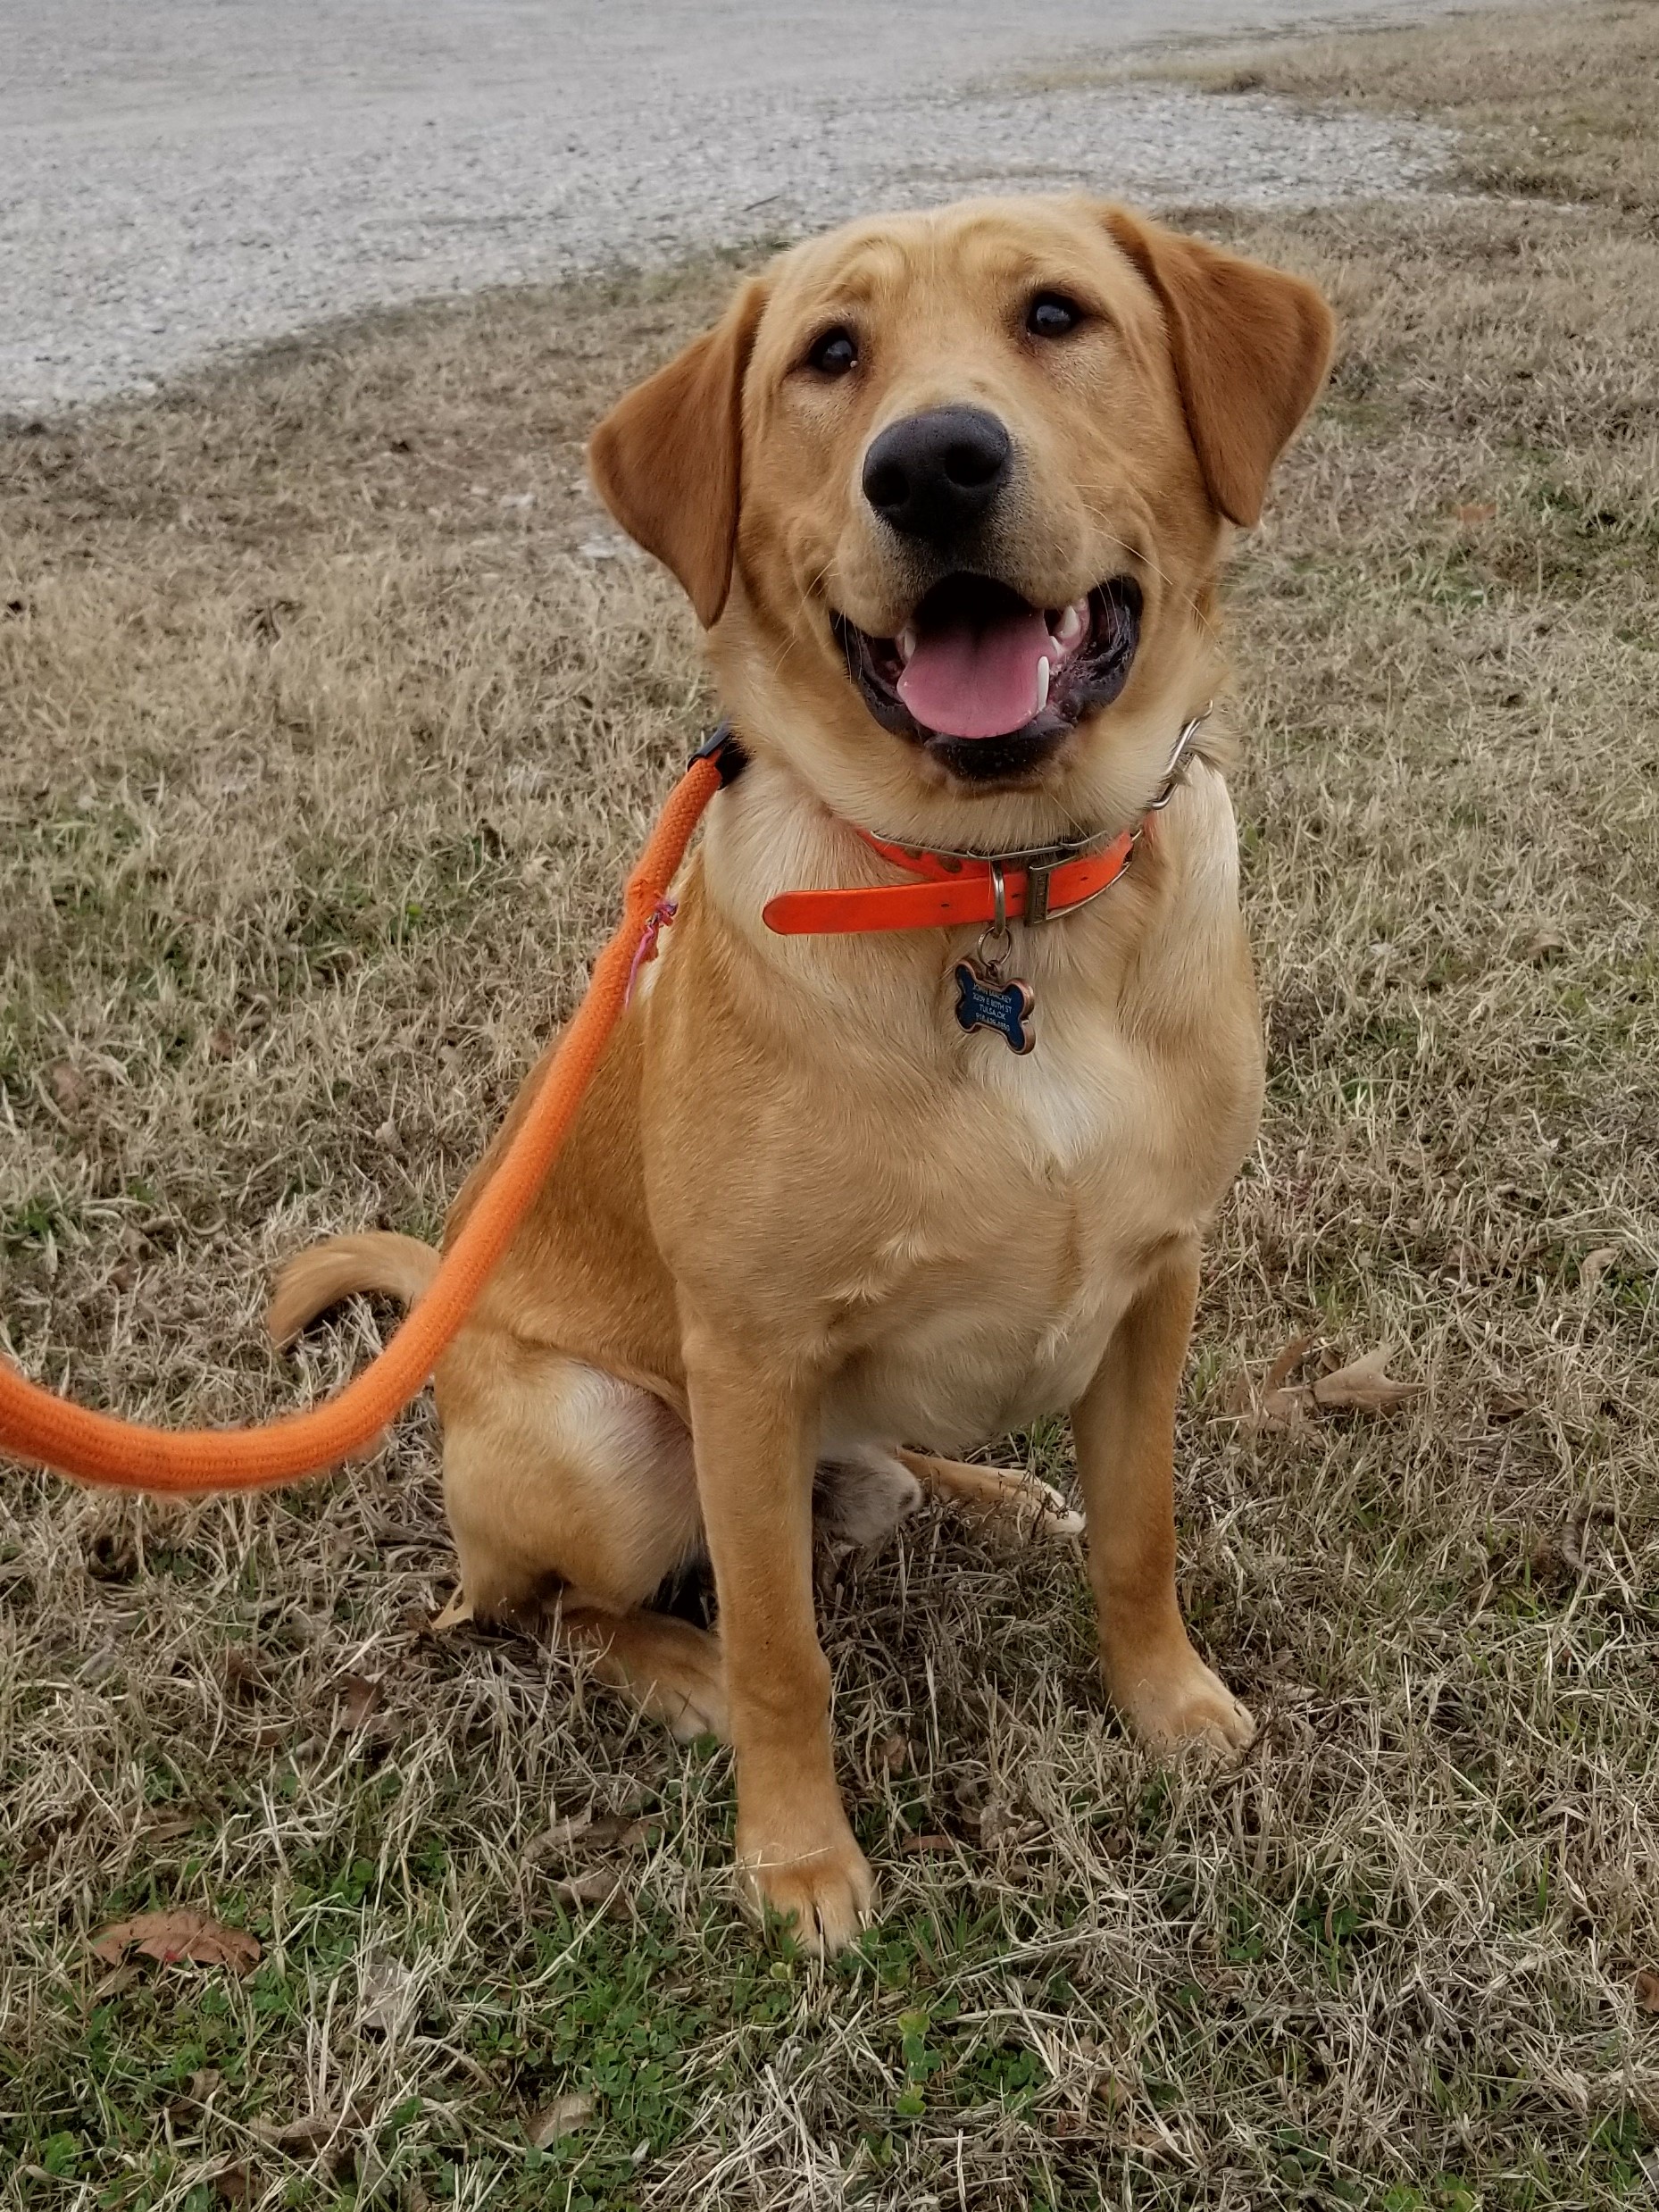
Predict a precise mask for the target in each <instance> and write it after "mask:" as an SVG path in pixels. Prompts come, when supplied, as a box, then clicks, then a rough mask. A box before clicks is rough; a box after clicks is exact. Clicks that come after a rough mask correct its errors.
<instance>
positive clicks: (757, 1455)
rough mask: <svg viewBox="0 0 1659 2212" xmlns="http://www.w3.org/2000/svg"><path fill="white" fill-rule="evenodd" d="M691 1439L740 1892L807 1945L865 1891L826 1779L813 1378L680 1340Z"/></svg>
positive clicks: (852, 1919) (829, 1935)
mask: <svg viewBox="0 0 1659 2212" xmlns="http://www.w3.org/2000/svg"><path fill="white" fill-rule="evenodd" d="M686 1365H687V1382H688V1395H689V1398H690V1404H691V1435H692V1444H693V1448H694V1449H695V1451H696V1468H697V1491H698V1495H699V1498H700V1499H701V1502H702V1507H703V1520H704V1530H705V1532H706V1534H707V1539H708V1548H709V1557H710V1558H711V1560H712V1561H713V1568H714V1586H715V1593H716V1597H717V1598H718V1601H719V1606H720V1641H721V1650H722V1652H723V1653H724V1657H725V1670H726V1700H727V1707H728V1710H729V1715H730V1729H731V1742H732V1747H733V1749H734V1750H735V1752H736V1755H737V1764H738V1865H739V1866H740V1868H741V1870H742V1873H743V1876H744V1879H745V1881H746V1884H747V1886H748V1889H749V1891H750V1893H751V1896H752V1897H753V1898H754V1899H755V1900H756V1901H757V1902H758V1903H760V1904H762V1905H763V1906H771V1907H772V1908H773V1909H774V1910H776V1911H777V1912H779V1913H781V1914H784V1915H786V1916H792V1917H793V1918H794V1920H795V1923H796V1935H797V1937H798V1938H799V1939H800V1940H801V1941H804V1942H806V1943H808V1944H811V1945H812V1946H813V1949H821V1950H826V1951H833V1950H839V1949H841V1948H842V1946H843V1945H844V1944H846V1943H848V1942H850V1941H852V1939H853V1938H854V1937H855V1935H856V1934H857V1932H858V1930H859V1928H860V1926H861V1924H863V1920H864V1918H865V1916H867V1914H868V1912H869V1910H870V1907H871V1901H872V1899H873V1896H874V1891H875V1884H874V1881H873V1878H872V1877H871V1872H870V1868H869V1866H868V1865H867V1864H866V1863H865V1860H864V1856H863V1852H862V1851H861V1850H860V1849H859V1848H858V1845H857V1844H856V1843H855V1841H854V1839H853V1832H852V1829H851V1828H850V1827H849V1826H848V1824H847V1818H846V1811H845V1809H844V1807H843V1806H842V1803H841V1793H840V1791H839V1790H838V1788H837V1787H836V1779H835V1765H834V1759H833V1756H832V1753H831V1749H830V1663H829V1661H828V1660H827V1659H826V1658H825V1657H824V1655H823V1651H822V1649H821V1646H820V1644H819V1641H818V1624H817V1620H816V1618H815V1615H814V1611H813V1471H814V1459H815V1457H816V1447H817V1432H818V1423H817V1412H818V1389H817V1386H816V1383H815V1382H807V1381H804V1380H802V1379H800V1378H784V1377H780V1376H779V1375H778V1374H776V1373H763V1372H762V1371H760V1370H759V1369H758V1368H757V1367H755V1366H752V1365H746V1363H745V1361H744V1360H743V1358H742V1356H740V1354H739V1352H738V1350H737V1348H734V1347H732V1346H731V1345H730V1344H729V1343H728V1342H726V1341H723V1340H718V1339H716V1338H715V1337H714V1336H713V1332H709V1333H707V1334H704V1333H702V1332H696V1331H694V1332H693V1334H692V1340H691V1341H689V1342H688V1345H687V1348H686Z"/></svg>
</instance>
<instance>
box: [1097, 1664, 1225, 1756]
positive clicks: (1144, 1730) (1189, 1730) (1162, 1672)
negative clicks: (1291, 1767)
mask: <svg viewBox="0 0 1659 2212" xmlns="http://www.w3.org/2000/svg"><path fill="white" fill-rule="evenodd" d="M1105 1672H1106V1687H1107V1690H1109V1691H1110V1693H1111V1697H1112V1701H1113V1704H1114V1705H1115V1706H1116V1707H1117V1708H1118V1710H1119V1712H1120V1713H1121V1714H1122V1715H1123V1717H1124V1719H1125V1720H1126V1721H1127V1722H1128V1723H1129V1724H1130V1727H1131V1728H1132V1729H1133V1730H1134V1732H1135V1733H1136V1735H1137V1736H1138V1737H1139V1738H1140V1740H1141V1741H1142V1742H1143V1743H1144V1744H1146V1745H1147V1746H1148V1747H1149V1748H1150V1749H1153V1750H1155V1751H1165V1752H1182V1751H1189V1750H1196V1751H1207V1752H1210V1753H1212V1754H1213V1755H1217V1756H1219V1757H1223V1758H1237V1757H1238V1755H1239V1754H1240V1753H1241V1752H1242V1751H1244V1750H1246V1749H1247V1748H1248V1746H1249V1744H1250V1743H1251V1741H1252V1740H1253V1739H1254V1737H1255V1717H1254V1716H1253V1715H1252V1714H1251V1712H1250V1710H1249V1707H1247V1706H1244V1705H1241V1704H1240V1703H1239V1701H1238V1699H1237V1698H1235V1697H1234V1695H1233V1693H1232V1691H1231V1690H1229V1689H1228V1687H1227V1685H1226V1683H1225V1682H1223V1681H1222V1680H1221V1676H1220V1675H1219V1674H1216V1673H1215V1672H1214V1671H1213V1669H1212V1668H1210V1667H1207V1666H1206V1665H1205V1663H1204V1661H1203V1660H1202V1659H1201V1658H1200V1657H1198V1655H1197V1653H1196V1651H1195V1650H1194V1649H1193V1648H1192V1646H1191V1645H1190V1644H1189V1643H1188V1642H1187V1641H1186V1640H1185V1639H1184V1638H1183V1640H1182V1643H1181V1646H1180V1649H1179V1650H1175V1651H1171V1652H1168V1653H1161V1654H1159V1655H1158V1657H1156V1658H1155V1659H1150V1660H1149V1659H1147V1658H1145V1657H1143V1658H1142V1659H1140V1660H1139V1661H1138V1662H1137V1661H1135V1660H1130V1661H1127V1662H1126V1661H1125V1660H1124V1659H1123V1658H1122V1657H1121V1656H1119V1657H1117V1658H1116V1659H1115V1660H1113V1659H1110V1658H1109V1659H1108V1660H1107V1661H1106V1668H1105Z"/></svg>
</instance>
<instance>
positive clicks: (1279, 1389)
mask: <svg viewBox="0 0 1659 2212" xmlns="http://www.w3.org/2000/svg"><path fill="white" fill-rule="evenodd" d="M1317 1342H1318V1336H1317V1333H1312V1334H1309V1335H1307V1336H1299V1337H1293V1338H1292V1339H1291V1340H1290V1342H1289V1343H1288V1344H1287V1345H1286V1346H1285V1348H1284V1349H1283V1351H1281V1352H1280V1354H1279V1356H1278V1357H1277V1358H1276V1359H1275V1360H1274V1361H1273V1364H1272V1365H1271V1367H1270V1368H1269V1369H1268V1371H1267V1373H1266V1376H1265V1378H1264V1379H1263V1385H1262V1390H1261V1394H1260V1395H1259V1396H1257V1395H1255V1393H1254V1392H1252V1390H1251V1389H1250V1386H1249V1379H1248V1377H1247V1376H1246V1377H1245V1378H1243V1389H1242V1390H1238V1388H1237V1387H1236V1388H1235V1390H1234V1392H1233V1395H1232V1400H1231V1404H1232V1406H1233V1408H1234V1417H1235V1418H1238V1419H1242V1420H1243V1421H1244V1422H1245V1423H1246V1426H1247V1427H1249V1428H1251V1429H1299V1428H1301V1427H1303V1426H1304V1425H1305V1423H1306V1422H1307V1421H1308V1420H1309V1418H1310V1416H1312V1415H1314V1414H1315V1413H1319V1412H1326V1413H1363V1414H1391V1413H1395V1412H1397V1411H1398V1409H1399V1408H1400V1406H1404V1405H1405V1404H1406V1403H1407V1402H1408V1401H1409V1400H1410V1399H1412V1398H1417V1397H1420V1396H1421V1392H1422V1388H1423V1386H1422V1384H1421V1382H1401V1381H1396V1379H1395V1377H1394V1376H1392V1375H1391V1374H1389V1373H1388V1362H1389V1360H1390V1359H1391V1358H1392V1357H1393V1356H1394V1347H1393V1345H1391V1344H1380V1345H1379V1346H1378V1347H1377V1348H1376V1350H1375V1351H1372V1352H1367V1353H1366V1354H1365V1355H1364V1356H1363V1358H1360V1359H1355V1360H1350V1361H1349V1363H1348V1365H1346V1367H1338V1368H1337V1369H1335V1370H1334V1372H1333V1373H1330V1374H1326V1375H1317V1376H1315V1377H1314V1379H1313V1381H1312V1382H1311V1383H1310V1382H1296V1381H1292V1380H1291V1378H1292V1377H1293V1376H1294V1375H1296V1374H1297V1373H1300V1372H1301V1371H1302V1369H1303V1368H1304V1367H1305V1365H1306V1363H1307V1360H1308V1356H1309V1355H1310V1354H1311V1352H1312V1351H1313V1348H1314V1346H1315V1344H1316V1343H1317Z"/></svg>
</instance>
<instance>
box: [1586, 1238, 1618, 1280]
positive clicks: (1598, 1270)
mask: <svg viewBox="0 0 1659 2212" xmlns="http://www.w3.org/2000/svg"><path fill="white" fill-rule="evenodd" d="M1618 1256H1619V1248H1618V1246H1617V1245H1616V1244H1604V1245H1602V1246H1600V1247H1599V1248H1597V1249H1596V1251H1594V1252H1587V1253H1586V1254H1585V1255H1584V1257H1583V1258H1582V1259H1581V1260H1580V1262H1579V1288H1580V1290H1584V1291H1587V1292H1588V1291H1590V1290H1594V1289H1595V1288H1596V1284H1597V1283H1598V1282H1599V1281H1601V1279H1602V1277H1603V1276H1604V1275H1605V1273H1606V1272H1607V1270H1608V1269H1609V1268H1610V1267H1611V1266H1612V1265H1613V1262H1614V1260H1616V1259H1617V1258H1618Z"/></svg>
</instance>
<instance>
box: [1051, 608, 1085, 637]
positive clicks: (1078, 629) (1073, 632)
mask: <svg viewBox="0 0 1659 2212" xmlns="http://www.w3.org/2000/svg"><path fill="white" fill-rule="evenodd" d="M1082 634H1083V617H1082V615H1081V614H1080V613H1079V611H1078V609H1077V608H1076V607H1075V606H1069V607H1067V609H1066V611H1065V613H1064V614H1063V615H1062V616H1061V617H1060V627H1059V629H1058V630H1056V631H1055V636H1056V637H1057V638H1058V639H1059V640H1060V642H1061V644H1062V645H1070V644H1071V640H1072V639H1074V638H1080V637H1081V636H1082Z"/></svg>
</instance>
